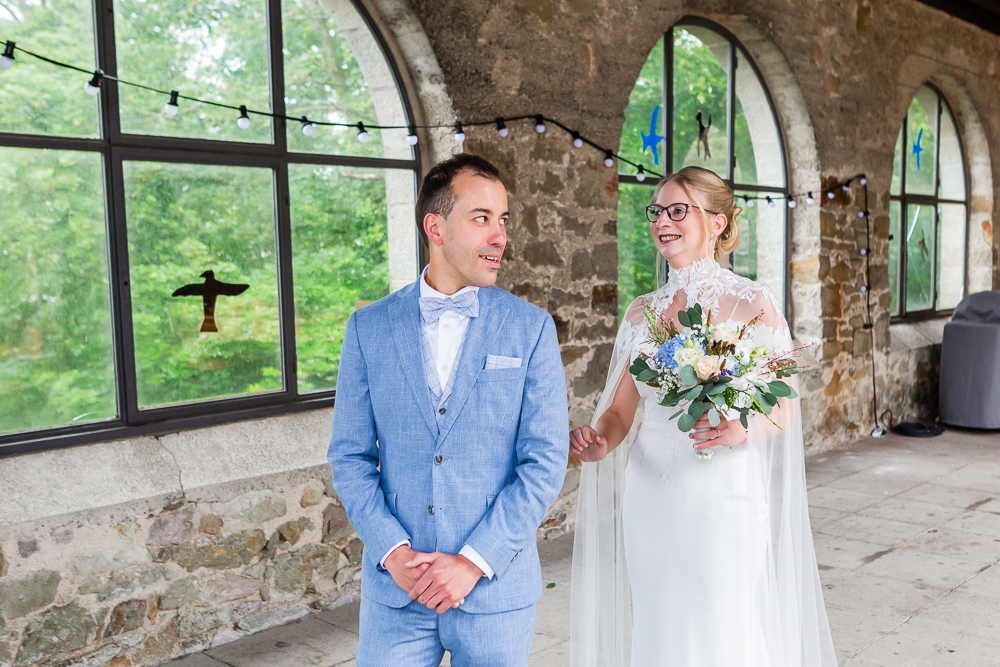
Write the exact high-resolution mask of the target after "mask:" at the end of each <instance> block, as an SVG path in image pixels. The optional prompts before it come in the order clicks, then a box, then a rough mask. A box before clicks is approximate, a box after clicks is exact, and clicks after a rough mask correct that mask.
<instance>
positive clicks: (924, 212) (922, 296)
mask: <svg viewBox="0 0 1000 667" xmlns="http://www.w3.org/2000/svg"><path fill="white" fill-rule="evenodd" d="M906 218H907V219H906V239H905V240H906V310H907V311H909V312H914V311H918V310H927V309H929V308H930V307H931V306H932V304H931V271H932V264H933V256H934V255H933V253H934V232H933V230H934V207H933V206H926V205H925V206H921V205H920V204H910V205H909V207H908V208H907V215H906Z"/></svg>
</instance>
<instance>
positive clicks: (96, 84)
mask: <svg viewBox="0 0 1000 667" xmlns="http://www.w3.org/2000/svg"><path fill="white" fill-rule="evenodd" d="M103 76H104V75H103V74H101V73H100V72H94V77H93V78H92V79H91V80H90V81H88V82H87V83H85V84H83V90H84V92H86V93H87V94H88V95H96V94H97V93H99V92H101V79H102V78H103Z"/></svg>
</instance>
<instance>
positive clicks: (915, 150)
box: [913, 128, 924, 171]
mask: <svg viewBox="0 0 1000 667" xmlns="http://www.w3.org/2000/svg"><path fill="white" fill-rule="evenodd" d="M923 138H924V128H920V132H918V133H917V140H916V141H915V142H913V156H914V157H915V158H917V171H920V154H921V153H923V152H924V149H923V148H922V147H921V146H920V140H921V139H923Z"/></svg>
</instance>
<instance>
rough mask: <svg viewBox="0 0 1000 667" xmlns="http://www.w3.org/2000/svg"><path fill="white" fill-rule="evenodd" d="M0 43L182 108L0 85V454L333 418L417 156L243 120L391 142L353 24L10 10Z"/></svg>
mask: <svg viewBox="0 0 1000 667" xmlns="http://www.w3.org/2000/svg"><path fill="white" fill-rule="evenodd" d="M0 39H3V40H11V41H14V42H16V43H17V46H18V47H21V48H23V49H26V50H28V51H32V52H35V53H38V54H40V55H43V56H47V57H50V58H54V59H56V60H59V61H62V62H66V63H69V64H72V65H75V66H78V67H81V68H83V69H85V70H88V71H89V70H93V69H95V68H99V69H101V70H103V71H104V72H105V73H107V74H108V75H112V76H117V77H120V78H121V79H123V80H127V81H132V82H135V83H140V84H144V85H147V86H151V87H153V88H156V89H159V90H165V91H170V90H177V91H178V92H179V93H180V95H181V97H180V98H179V99H178V100H177V105H176V106H171V107H166V106H165V103H168V102H169V101H170V100H169V99H168V98H167V97H166V96H164V95H163V94H160V93H156V92H152V91H150V90H145V89H141V88H133V87H128V86H126V85H123V84H116V83H115V82H114V81H113V80H111V79H107V78H106V79H104V80H103V81H102V82H100V83H99V90H96V91H95V90H91V91H90V92H93V93H96V94H94V95H88V94H87V93H86V92H85V91H84V84H85V83H87V81H88V80H89V79H90V76H89V75H84V74H81V73H80V72H76V71H72V70H68V69H60V68H56V67H53V66H51V65H49V64H46V63H44V62H42V61H40V60H38V59H35V58H32V57H31V56H29V55H28V54H25V53H21V52H17V53H16V60H15V61H14V64H13V66H11V67H10V68H8V69H3V70H0V220H2V221H3V223H2V224H0V251H2V254H0V285H2V286H3V287H2V289H0V452H12V451H22V450H24V449H29V448H38V447H43V446H47V444H48V443H53V444H60V445H62V444H68V443H72V442H85V441H87V440H98V439H109V438H113V437H124V436H128V435H132V434H136V433H147V432H151V431H154V430H161V431H162V430H176V429H177V428H187V427H192V426H200V425H205V424H209V423H217V422H221V421H226V420H232V419H237V418H243V417H259V416H264V415H267V414H274V413H276V412H280V411H285V410H291V409H298V408H302V407H305V406H316V407H321V406H323V405H330V404H332V399H333V392H334V389H335V387H336V379H337V368H338V357H339V353H340V342H341V340H342V338H343V331H344V325H345V322H346V320H347V317H348V316H349V315H350V313H351V312H352V311H353V310H355V309H356V308H358V307H360V306H361V305H364V304H365V303H368V302H370V301H372V300H375V299H378V298H380V297H382V296H385V295H386V294H388V293H389V291H390V290H391V289H395V288H398V287H400V286H402V285H404V284H406V283H408V282H412V281H413V280H414V279H415V278H416V277H417V275H418V273H417V262H418V257H417V240H416V230H415V229H414V226H413V208H414V196H415V185H416V182H417V177H418V174H419V163H418V159H417V154H416V152H415V151H414V149H413V148H412V147H411V146H410V145H409V144H408V142H407V140H406V135H407V131H406V130H405V129H403V130H393V131H389V130H386V131H382V132H380V131H378V130H374V129H373V130H371V131H370V132H369V140H368V141H367V142H361V141H359V138H360V137H359V131H358V129H357V128H354V127H349V128H333V127H323V126H314V127H312V128H308V127H307V124H306V123H303V122H299V121H289V122H285V121H284V120H283V119H280V118H274V119H272V118H271V117H269V116H267V115H257V114H254V113H253V111H254V110H256V111H263V112H269V113H274V114H278V115H288V116H291V117H292V118H299V117H306V118H307V119H312V120H316V121H327V122H340V123H352V124H353V123H357V122H363V123H366V124H369V125H371V124H380V125H402V126H407V125H409V124H411V123H412V122H413V120H412V115H411V113H410V108H409V105H408V103H407V100H406V97H405V95H404V94H403V92H402V86H401V84H400V78H399V73H398V70H397V69H396V66H395V65H394V63H393V62H392V60H391V58H390V57H389V55H388V50H387V49H386V48H385V44H384V42H383V39H382V37H381V36H380V35H379V33H378V32H377V31H376V29H375V28H374V23H373V22H372V20H371V17H370V16H369V15H368V14H367V12H366V11H365V9H364V8H363V6H362V3H361V2H353V1H352V0H324V2H321V3H317V2H311V1H308V0H282V1H281V2H278V1H277V0H242V1H241V2H236V3H234V2H230V1H229V0H205V1H203V2H197V3H192V2H187V1H185V0H161V1H160V2H157V3H149V2H144V1H142V0H115V2H112V0H59V1H58V2H56V1H54V0H38V1H37V2H18V1H17V0H15V1H14V2H12V3H3V4H0ZM8 64H9V63H8ZM185 96H187V97H191V98H196V99H200V100H204V102H195V101H193V100H186V99H184V97H185ZM218 104H222V105H234V104H235V105H245V106H246V107H248V108H249V109H250V113H249V117H248V121H249V122H248V123H247V122H246V121H242V122H241V123H239V124H238V123H237V117H238V114H237V113H236V112H235V111H234V110H232V109H231V108H225V107H223V106H218ZM310 129H312V130H314V131H313V132H310V131H309V130H310ZM209 271H211V272H212V274H209V273H208V272H209ZM213 280H215V281H219V282H221V283H226V284H228V285H229V286H228V287H226V286H219V285H218V284H217V283H213V282H212V281H213ZM185 286H189V287H187V289H184V287H185ZM178 290H179V291H178ZM206 291H208V292H212V294H210V295H208V296H205V295H203V294H202V292H206ZM216 294H217V295H216Z"/></svg>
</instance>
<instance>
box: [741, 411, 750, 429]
mask: <svg viewBox="0 0 1000 667" xmlns="http://www.w3.org/2000/svg"><path fill="white" fill-rule="evenodd" d="M740 423H741V424H743V428H750V424H748V423H747V413H746V410H741V411H740Z"/></svg>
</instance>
